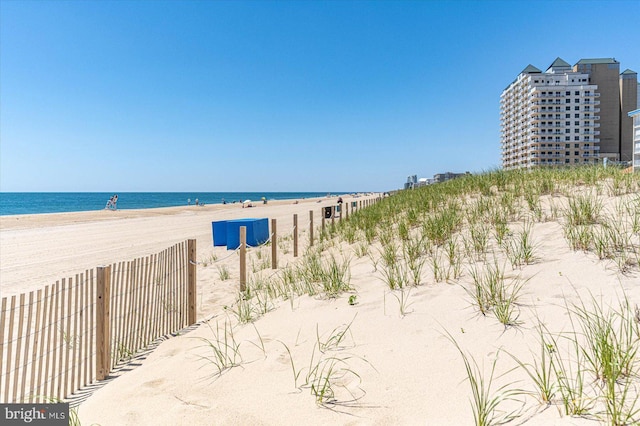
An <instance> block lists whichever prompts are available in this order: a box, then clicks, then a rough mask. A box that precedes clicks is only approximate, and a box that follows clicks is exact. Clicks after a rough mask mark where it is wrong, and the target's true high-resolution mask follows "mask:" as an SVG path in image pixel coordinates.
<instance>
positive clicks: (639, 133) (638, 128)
mask: <svg viewBox="0 0 640 426" xmlns="http://www.w3.org/2000/svg"><path fill="white" fill-rule="evenodd" d="M639 88H640V86H639ZM638 106H640V105H638ZM627 115H628V116H629V118H631V119H632V120H633V170H634V171H635V172H640V109H637V110H635V111H631V112H630V113H629V114H627Z"/></svg>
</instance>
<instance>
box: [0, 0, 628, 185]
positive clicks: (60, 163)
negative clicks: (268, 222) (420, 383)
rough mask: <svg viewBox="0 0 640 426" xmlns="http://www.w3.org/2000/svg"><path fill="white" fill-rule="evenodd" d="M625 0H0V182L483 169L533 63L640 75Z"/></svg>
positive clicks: (386, 178) (319, 180)
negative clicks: (598, 62)
mask: <svg viewBox="0 0 640 426" xmlns="http://www.w3.org/2000/svg"><path fill="white" fill-rule="evenodd" d="M638 16H640V2H638V1H637V0H633V1H632V0H628V1H604V2H600V1H577V0H574V1H526V2H525V1H506V0H503V1H461V0H460V1H446V2H445V1H335V0H334V1H294V0H289V1H177V0H174V1H152V0H137V1H128V0H118V1H109V0H93V1H92V0H88V1H55V0H48V1H27V0H2V1H1V2H0V191H107V192H125V191H341V190H346V191H383V190H389V189H395V188H399V187H401V186H402V184H403V182H404V181H405V180H406V176H407V175H410V174H417V175H418V176H420V177H431V176H433V174H435V173H439V172H445V171H452V172H464V171H471V172H480V171H482V170H487V169H491V168H495V167H498V166H499V165H500V140H499V138H500V121H499V97H500V93H501V92H502V90H503V89H504V88H505V87H506V86H507V85H508V84H509V83H510V82H511V81H512V80H513V79H515V77H516V76H517V74H518V73H519V72H520V71H521V70H522V69H524V68H525V67H526V66H527V65H528V64H530V63H531V64H533V65H535V66H537V67H538V68H541V69H543V70H544V69H546V67H548V66H549V65H550V64H551V63H552V62H553V60H554V59H555V58H556V57H558V56H560V57H562V58H563V59H565V60H566V61H567V62H569V63H571V64H574V63H575V62H577V61H578V60H579V59H581V58H594V57H614V58H616V59H617V60H618V61H620V63H621V71H623V70H625V69H626V68H630V69H633V70H634V71H640V25H638Z"/></svg>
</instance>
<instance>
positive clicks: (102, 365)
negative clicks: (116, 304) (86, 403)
mask: <svg viewBox="0 0 640 426" xmlns="http://www.w3.org/2000/svg"><path fill="white" fill-rule="evenodd" d="M96 274H97V276H96V284H97V299H96V345H97V346H96V379H97V380H104V379H106V378H107V377H108V376H109V370H110V369H111V367H110V365H111V352H110V347H111V327H110V324H111V318H110V315H111V312H110V309H111V306H110V305H111V266H99V267H98V268H97V269H96Z"/></svg>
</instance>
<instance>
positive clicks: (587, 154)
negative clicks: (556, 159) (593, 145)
mask: <svg viewBox="0 0 640 426" xmlns="http://www.w3.org/2000/svg"><path fill="white" fill-rule="evenodd" d="M580 157H582V158H600V155H598V154H595V153H594V154H590V153H588V152H584V153H582V155H580Z"/></svg>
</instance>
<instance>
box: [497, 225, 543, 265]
mask: <svg viewBox="0 0 640 426" xmlns="http://www.w3.org/2000/svg"><path fill="white" fill-rule="evenodd" d="M532 226H533V225H532V223H531V222H524V224H523V226H522V230H521V231H520V232H517V233H516V234H515V235H513V236H512V237H511V238H507V239H503V240H502V247H503V249H504V252H505V254H506V255H507V258H508V259H509V262H510V263H511V267H512V268H514V269H515V268H518V267H521V266H523V265H531V264H532V263H534V262H535V261H536V256H535V254H534V251H535V248H534V247H535V246H534V244H533V241H532V238H531V229H532Z"/></svg>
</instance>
